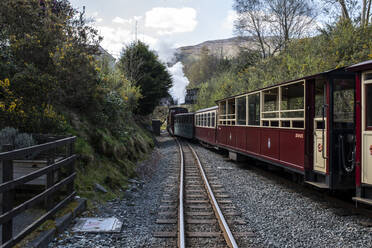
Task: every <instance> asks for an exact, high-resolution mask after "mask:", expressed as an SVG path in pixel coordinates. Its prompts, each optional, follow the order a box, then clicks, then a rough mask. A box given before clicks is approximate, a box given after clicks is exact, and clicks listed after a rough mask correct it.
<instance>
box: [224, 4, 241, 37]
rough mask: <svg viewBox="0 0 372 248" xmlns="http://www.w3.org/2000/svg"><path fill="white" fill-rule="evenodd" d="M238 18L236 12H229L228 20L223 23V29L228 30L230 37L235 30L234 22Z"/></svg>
mask: <svg viewBox="0 0 372 248" xmlns="http://www.w3.org/2000/svg"><path fill="white" fill-rule="evenodd" d="M237 18H238V14H237V13H236V12H235V11H234V10H229V12H228V14H227V16H226V18H225V19H224V20H223V22H222V28H223V29H225V30H228V31H229V32H230V35H231V34H232V33H233V30H234V21H235V20H236V19H237Z"/></svg>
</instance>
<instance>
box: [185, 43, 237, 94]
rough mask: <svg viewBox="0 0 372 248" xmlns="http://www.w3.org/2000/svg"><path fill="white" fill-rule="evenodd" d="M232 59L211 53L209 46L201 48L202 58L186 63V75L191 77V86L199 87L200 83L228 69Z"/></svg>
mask: <svg viewBox="0 0 372 248" xmlns="http://www.w3.org/2000/svg"><path fill="white" fill-rule="evenodd" d="M229 68H230V61H229V60H228V59H226V58H224V57H223V54H222V51H221V54H220V55H215V54H213V53H212V54H211V52H210V51H209V49H208V47H207V46H203V47H202V48H201V50H200V59H198V60H196V61H193V62H192V63H191V64H186V65H185V69H184V70H185V75H186V77H187V78H188V79H189V81H190V84H189V86H188V87H189V88H192V87H198V85H199V84H201V83H203V82H206V81H207V80H209V79H210V78H211V77H213V76H214V75H216V74H218V73H220V72H222V71H225V70H228V69H229Z"/></svg>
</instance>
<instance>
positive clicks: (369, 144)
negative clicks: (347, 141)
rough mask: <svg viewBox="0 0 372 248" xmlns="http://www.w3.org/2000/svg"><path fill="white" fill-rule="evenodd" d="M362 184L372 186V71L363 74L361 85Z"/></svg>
mask: <svg viewBox="0 0 372 248" xmlns="http://www.w3.org/2000/svg"><path fill="white" fill-rule="evenodd" d="M362 87H363V88H362V89H363V91H362V97H363V98H364V99H362V102H363V105H364V106H362V112H363V119H362V123H363V125H362V140H363V141H362V142H363V143H362V153H363V154H362V183H365V184H370V185H371V184H372V71H369V72H366V73H364V74H363V85H362Z"/></svg>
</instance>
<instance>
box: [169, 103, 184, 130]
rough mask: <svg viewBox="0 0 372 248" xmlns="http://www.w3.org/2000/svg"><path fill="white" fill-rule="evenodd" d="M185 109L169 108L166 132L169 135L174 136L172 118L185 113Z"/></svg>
mask: <svg viewBox="0 0 372 248" xmlns="http://www.w3.org/2000/svg"><path fill="white" fill-rule="evenodd" d="M187 112H188V110H187V108H182V107H170V108H169V111H168V117H167V131H168V133H169V134H170V135H173V134H174V116H175V115H176V114H179V113H187Z"/></svg>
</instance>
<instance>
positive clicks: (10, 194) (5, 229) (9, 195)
mask: <svg viewBox="0 0 372 248" xmlns="http://www.w3.org/2000/svg"><path fill="white" fill-rule="evenodd" d="M13 149H14V148H13V146H12V145H4V146H3V147H2V151H3V152H8V151H11V150H13ZM2 162H3V168H2V180H3V181H2V183H6V182H8V181H12V180H13V160H3V161H2ZM13 202H14V190H9V191H7V192H4V193H3V194H2V213H6V212H8V211H10V210H12V209H13ZM12 238H13V219H10V220H9V221H7V222H5V223H4V224H3V225H2V243H3V244H4V243H6V242H7V241H8V240H10V239H12Z"/></svg>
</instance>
